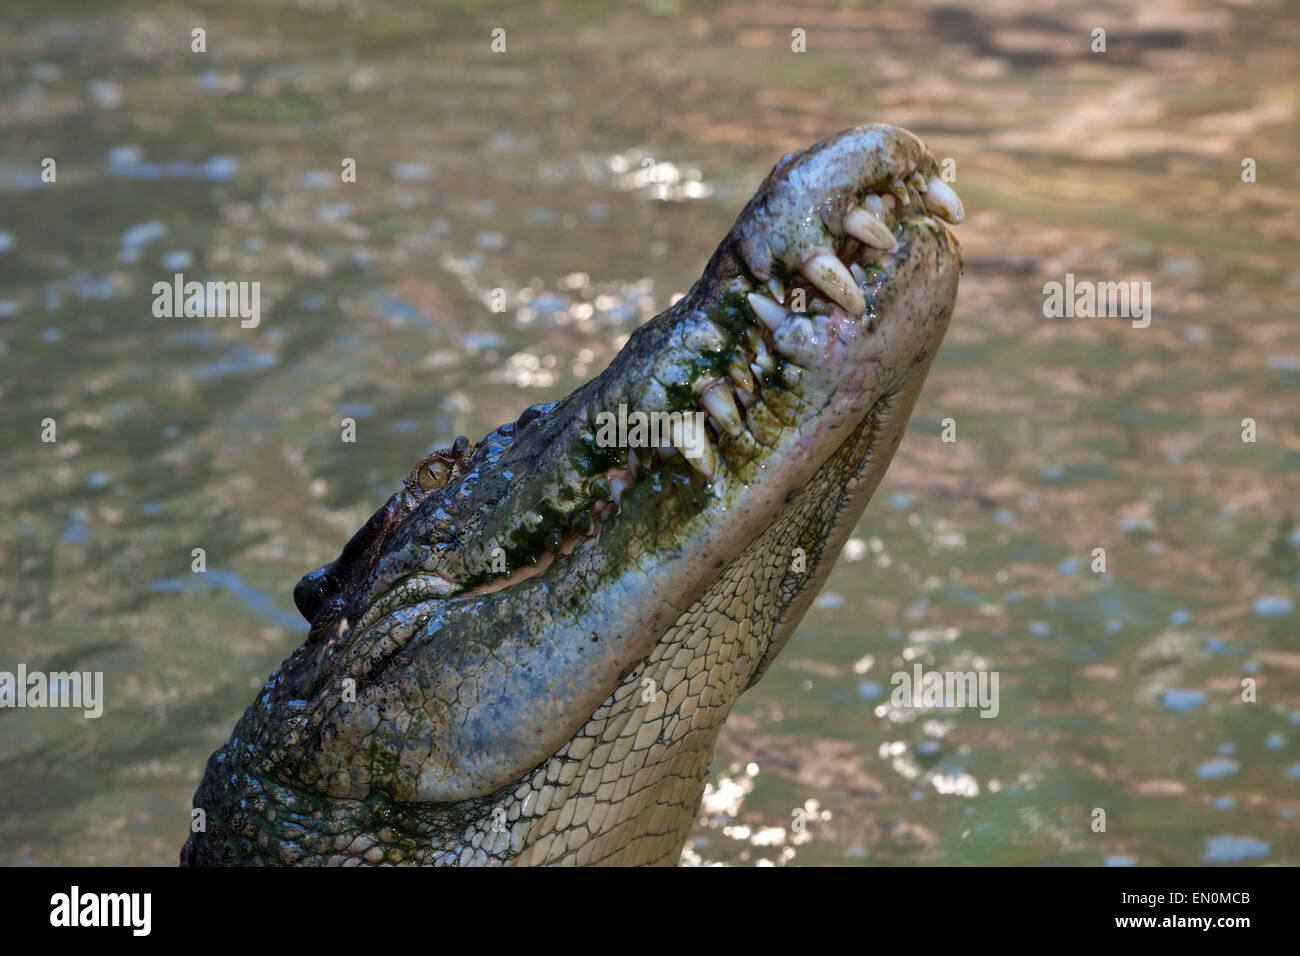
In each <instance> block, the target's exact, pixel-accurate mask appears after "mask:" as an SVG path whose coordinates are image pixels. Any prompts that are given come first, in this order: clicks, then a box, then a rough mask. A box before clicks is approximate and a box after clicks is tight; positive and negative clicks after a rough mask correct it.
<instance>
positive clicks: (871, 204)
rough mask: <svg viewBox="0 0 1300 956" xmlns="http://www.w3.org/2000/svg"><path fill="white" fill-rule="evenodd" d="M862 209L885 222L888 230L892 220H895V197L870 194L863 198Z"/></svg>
mask: <svg viewBox="0 0 1300 956" xmlns="http://www.w3.org/2000/svg"><path fill="white" fill-rule="evenodd" d="M862 208H863V209H865V210H866V211H867V212H869V213H871V215H873V216H875V217H876V218H877V219H879V220H880V221H881V222H883V223H884V224H885V228H886V229H888V228H889V222H890V220H891V219H893V218H894V197H893V196H881V195H878V194H877V193H868V194H867V195H866V196H864V197H863V198H862Z"/></svg>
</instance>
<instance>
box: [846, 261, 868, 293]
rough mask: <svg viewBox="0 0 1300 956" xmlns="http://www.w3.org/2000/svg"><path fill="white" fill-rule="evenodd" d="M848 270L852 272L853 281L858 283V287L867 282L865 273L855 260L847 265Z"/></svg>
mask: <svg viewBox="0 0 1300 956" xmlns="http://www.w3.org/2000/svg"><path fill="white" fill-rule="evenodd" d="M849 271H850V272H852V273H853V281H854V282H856V283H857V284H858V288H859V289H860V288H862V287H863V286H864V285H866V284H867V273H866V270H864V269H863V268H862V266H860V265H858V264H857V263H856V262H855V263H853V265H851V266H849Z"/></svg>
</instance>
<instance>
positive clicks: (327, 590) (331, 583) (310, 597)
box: [293, 564, 338, 624]
mask: <svg viewBox="0 0 1300 956" xmlns="http://www.w3.org/2000/svg"><path fill="white" fill-rule="evenodd" d="M332 568H333V565H330V564H327V565H326V566H325V567H323V568H317V569H316V570H315V571H311V572H309V573H308V574H304V575H303V576H302V580H301V581H299V582H298V583H297V584H296V585H294V588H293V603H294V604H295V605H297V607H298V610H299V611H300V612H301V613H302V616H303V617H305V618H306V619H307V623H308V624H310V623H311V622H312V621H313V620H315V618H316V615H317V614H318V613H319V612H320V609H321V607H322V606H323V605H324V604H325V602H326V601H328V600H329V599H330V598H332V597H333V596H334V593H335V591H337V590H338V583H337V582H336V581H335V580H334V577H333V575H332V574H331V573H330V571H331V569H332Z"/></svg>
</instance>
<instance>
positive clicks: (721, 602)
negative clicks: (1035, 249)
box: [186, 126, 961, 863]
mask: <svg viewBox="0 0 1300 956" xmlns="http://www.w3.org/2000/svg"><path fill="white" fill-rule="evenodd" d="M935 170H936V164H935V160H934V157H933V156H932V154H930V152H929V151H928V150H927V149H925V147H924V146H923V145H921V143H920V142H919V141H918V140H917V139H916V138H915V137H914V136H912V135H911V134H909V133H906V132H904V131H901V130H896V129H893V128H890V127H880V126H876V127H863V128H860V129H857V130H850V131H847V132H845V133H842V134H840V135H839V136H836V137H833V138H832V139H830V140H827V141H825V142H824V143H821V144H818V145H817V146H815V147H813V148H811V149H810V150H807V151H805V152H804V153H801V154H798V155H795V156H792V157H787V158H786V159H785V160H783V161H782V162H781V163H780V164H778V166H777V167H776V169H774V170H773V172H772V174H771V175H770V176H769V177H768V179H767V180H766V181H765V182H764V183H763V185H762V186H761V187H760V189H759V191H758V193H757V194H756V195H755V197H754V198H753V200H751V202H750V203H749V205H748V206H747V207H746V209H745V210H744V212H742V213H741V215H740V217H739V219H738V220H737V223H736V225H735V227H733V229H732V230H731V232H730V233H729V234H728V236H727V238H726V239H724V241H723V242H722V244H721V245H720V246H719V248H718V250H717V252H716V253H715V254H714V256H713V258H712V259H711V260H710V262H709V264H708V266H707V267H706V270H705V273H704V275H703V277H702V278H701V279H700V281H699V282H698V283H697V284H696V286H695V287H694V288H693V289H692V290H691V293H690V294H689V295H688V296H687V297H686V298H685V299H683V300H682V301H681V302H679V303H677V304H676V305H675V306H673V307H672V308H671V309H669V310H668V311H666V312H665V313H663V314H661V315H660V316H658V317H657V318H656V319H654V320H652V321H651V322H650V323H647V325H645V326H643V327H642V328H640V329H638V330H637V332H636V333H635V334H634V335H633V336H632V337H631V339H630V340H629V342H628V344H627V346H626V347H625V348H624V350H623V351H622V352H621V353H620V354H619V356H618V357H617V358H616V359H615V361H614V362H613V363H612V364H611V366H610V368H609V369H607V370H606V371H605V372H604V373H603V374H602V375H600V376H599V377H598V378H597V379H595V380H594V381H592V382H590V383H588V384H587V385H586V386H583V387H582V388H580V389H578V390H577V391H576V392H575V393H574V394H573V395H571V396H569V398H567V399H565V400H563V401H561V402H558V403H556V404H555V405H552V406H548V407H546V408H544V409H533V410H530V412H529V413H526V414H525V416H524V417H523V418H521V420H520V422H518V423H516V424H515V425H514V426H506V427H504V428H503V429H499V430H498V431H497V432H495V433H493V435H491V436H489V437H488V438H487V439H485V440H484V441H483V442H481V443H479V445H478V446H474V447H471V446H469V445H468V444H467V443H466V444H464V445H460V446H458V447H457V448H456V449H452V450H449V451H448V452H446V453H441V457H439V456H434V458H433V459H430V460H426V462H422V463H421V465H420V466H418V467H417V470H416V472H415V473H414V474H413V475H412V478H411V479H409V480H408V482H407V484H406V487H405V488H404V489H403V491H402V492H401V493H399V494H398V495H396V496H394V498H393V499H392V500H391V501H390V502H389V503H388V504H387V505H386V506H385V508H383V509H381V510H380V512H378V513H377V514H376V516H375V517H374V518H372V519H371V522H369V523H368V524H367V526H366V528H364V529H363V530H362V532H359V533H358V536H357V537H356V538H354V540H353V542H351V543H350V544H349V546H348V549H345V552H344V555H343V556H342V558H341V559H340V561H339V562H335V564H334V565H332V566H329V567H328V568H326V569H322V571H321V572H317V573H316V574H317V576H316V577H315V578H312V576H309V578H307V579H304V584H303V585H300V589H299V591H300V592H302V593H298V592H296V593H295V597H296V598H298V599H299V605H300V607H303V608H304V613H306V614H307V615H308V616H309V619H311V620H312V622H313V626H312V637H311V638H310V639H309V641H308V643H307V644H305V645H304V646H303V647H302V648H300V649H299V650H298V651H297V652H295V654H294V655H293V656H292V657H291V658H290V659H289V660H288V661H286V663H285V666H284V667H283V668H282V670H281V671H280V672H279V673H277V674H276V675H274V676H273V677H272V679H271V681H270V682H269V683H268V684H267V687H266V689H265V690H264V692H263V694H262V695H261V696H260V697H259V699H258V701H256V702H255V703H254V704H253V706H252V707H250V708H249V711H248V713H246V714H245V716H244V718H243V719H242V720H241V722H240V724H239V726H238V727H236V730H235V733H234V735H233V736H232V738H231V740H230V742H228V743H227V745H226V747H225V748H223V749H222V750H221V751H218V753H216V754H214V755H213V758H212V761H210V762H209V768H208V773H207V775H206V776H205V780H204V784H203V785H202V786H201V787H200V790H199V793H198V794H196V797H195V805H196V806H202V807H204V808H205V810H206V811H207V813H208V814H209V821H210V822H209V827H210V834H211V835H209V834H202V835H196V837H195V838H194V839H192V841H191V843H190V844H188V845H187V850H186V856H187V858H188V859H190V860H192V861H194V862H205V861H211V862H222V861H236V860H242V861H265V862H286V863H292V862H321V863H331V862H333V863H345V862H363V861H368V862H426V863H449V862H461V863H470V862H480V863H486V862H518V863H552V862H576V863H586V862H627V863H648V862H659V863H664V862H667V863H671V862H673V861H675V860H676V858H677V855H678V854H679V852H680V848H681V845H682V842H683V841H684V839H685V836H686V833H687V831H688V830H689V827H690V825H691V823H692V821H693V819H694V813H695V808H696V806H697V805H698V801H699V796H700V793H701V792H702V789H703V785H704V781H705V779H706V777H707V773H708V763H709V759H710V757H711V755H712V750H713V744H714V742H715V740H716V736H717V733H718V729H719V728H720V726H721V724H722V723H723V721H724V720H725V718H726V716H727V714H728V713H729V711H730V708H731V707H732V705H733V704H734V702H735V700H736V698H737V697H738V696H739V694H740V693H741V692H743V690H744V689H745V688H746V687H748V686H750V685H751V684H752V683H753V682H754V681H755V680H757V679H758V677H759V676H761V674H762V672H763V670H764V669H765V668H766V667H767V666H768V664H769V663H770V662H771V660H772V658H773V657H774V656H775V654H776V653H778V652H779V650H780V649H781V647H782V646H783V645H784V643H785V641H786V640H787V639H788V637H789V635H790V633H791V632H792V631H793V629H794V627H795V625H796V624H797V623H798V620H799V618H800V617H801V616H802V614H803V612H804V610H805V609H806V607H807V605H808V603H809V602H810V601H811V598H812V597H813V596H814V595H815V593H816V591H817V589H818V588H819V587H820V585H821V583H822V581H823V580H824V579H825V576H826V574H827V573H829V570H830V566H831V564H832V562H833V560H834V558H835V556H836V555H837V554H838V552H839V548H840V546H841V545H842V543H843V540H844V538H845V537H846V536H847V535H848V533H849V531H850V529H851V528H852V527H853V525H854V523H855V522H856V520H857V518H858V516H859V515H860V514H861V511H862V509H863V508H864V507H865V505H866V502H867V500H868V499H869V497H870V495H871V493H872V492H873V491H874V489H875V487H876V485H877V484H878V482H879V481H880V479H881V477H882V476H883V474H884V471H885V469H886V467H887V466H888V463H889V461H890V459H891V458H892V455H893V452H894V450H895V449H896V448H897V445H898V443H899V442H900V441H901V438H902V434H903V429H904V427H905V425H906V421H907V417H908V415H909V414H910V411H911V408H912V405H913V403H914V402H915V400H916V398H917V396H918V395H919V392H920V389H921V385H922V383H923V381H924V377H925V374H926V371H927V370H928V367H929V364H930V362H931V360H932V359H933V356H934V354H935V351H936V350H937V348H938V345H939V343H940V341H941V339H942V336H943V333H944V330H945V329H946V326H947V321H948V318H949V315H950V313H951V309H952V305H953V301H954V299H955V295H956V287H957V279H958V275H959V273H960V269H961V254H960V250H959V247H958V246H957V243H956V241H955V239H953V237H952V236H951V234H950V233H949V232H948V231H947V230H946V229H945V228H943V226H941V225H939V224H938V223H937V222H936V221H935V220H934V219H933V218H932V217H931V216H930V215H929V213H930V212H931V211H933V212H935V213H936V214H938V215H945V216H947V217H948V218H950V219H958V218H960V215H961V212H960V204H959V203H957V205H956V207H955V208H954V206H953V203H954V202H955V201H956V200H955V196H951V190H947V187H946V186H942V184H940V185H939V186H936V185H935V184H936V183H938V182H939V181H938V180H937V179H936V178H935V176H934V173H935ZM921 189H924V190H925V192H924V193H921V192H920V190H921ZM884 197H889V199H888V200H886V199H885V198H884ZM864 216H870V217H872V218H864ZM882 229H883V230H885V232H884V233H882V232H881V230H882ZM891 240H892V242H891ZM832 259H833V260H834V261H831V260H832ZM845 277H848V278H847V280H846V278H845ZM800 293H802V297H803V300H804V301H803V303H802V305H803V306H804V309H803V311H802V313H800V314H795V313H793V312H791V310H790V309H789V308H787V306H797V305H799V304H800V303H798V302H797V301H796V300H797V299H798V298H799V294H800ZM778 297H780V298H782V299H783V300H784V304H783V303H781V302H778V301H777V298H778ZM620 405H622V406H624V407H625V408H627V409H630V410H632V411H644V412H655V411H659V412H667V411H673V410H682V409H685V410H687V411H691V412H694V411H705V412H707V413H708V415H709V424H708V426H707V430H706V435H707V438H708V441H707V443H706V444H695V443H693V442H690V441H687V440H684V439H685V438H686V437H687V436H685V435H683V434H677V435H676V436H675V437H676V438H677V445H678V447H677V448H676V449H673V448H672V447H671V445H672V444H673V438H674V435H673V434H671V433H670V434H669V438H668V441H667V442H664V443H663V445H664V446H665V447H661V448H660V449H658V450H653V449H646V448H637V449H633V451H632V453H631V457H629V454H628V452H627V450H626V449H619V448H615V449H607V448H602V447H601V445H600V442H599V441H598V440H597V438H598V428H597V424H598V422H600V421H601V418H600V415H601V413H602V412H611V413H615V414H616V410H617V409H618V408H619V406H620ZM692 453H697V454H692ZM688 455H689V457H688ZM435 466H437V467H436V469H435ZM435 471H436V473H435ZM796 549H801V550H802V552H803V554H804V561H805V562H806V564H805V570H802V571H797V570H794V569H793V567H792V565H795V564H796V563H797V562H796V561H795V559H794V555H795V552H796ZM494 559H496V567H500V566H501V561H502V559H504V563H505V566H506V567H507V568H508V569H509V573H508V574H504V575H503V574H494V573H493V571H492V569H493V567H494ZM349 680H351V681H353V682H354V685H353V686H354V691H355V693H354V696H352V697H351V699H350V698H349V692H348V690H347V687H348V681H349Z"/></svg>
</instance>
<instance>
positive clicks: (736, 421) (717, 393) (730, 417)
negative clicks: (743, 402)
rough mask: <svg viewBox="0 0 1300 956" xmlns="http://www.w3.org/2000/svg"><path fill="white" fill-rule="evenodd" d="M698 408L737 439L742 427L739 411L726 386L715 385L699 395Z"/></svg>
mask: <svg viewBox="0 0 1300 956" xmlns="http://www.w3.org/2000/svg"><path fill="white" fill-rule="evenodd" d="M700 406H701V407H702V408H703V409H704V410H705V411H706V412H708V413H709V415H711V416H712V417H713V420H714V421H715V422H717V423H718V424H719V425H720V426H722V428H724V429H726V432H727V434H729V435H730V436H731V437H732V438H737V437H739V435H740V433H741V431H743V430H744V427H745V426H744V425H743V424H742V423H741V421H740V409H738V408H737V407H736V400H735V399H734V398H732V397H731V389H730V388H728V387H727V386H726V385H717V386H714V387H713V388H711V389H709V390H708V391H706V392H704V393H703V394H701V395H700Z"/></svg>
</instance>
